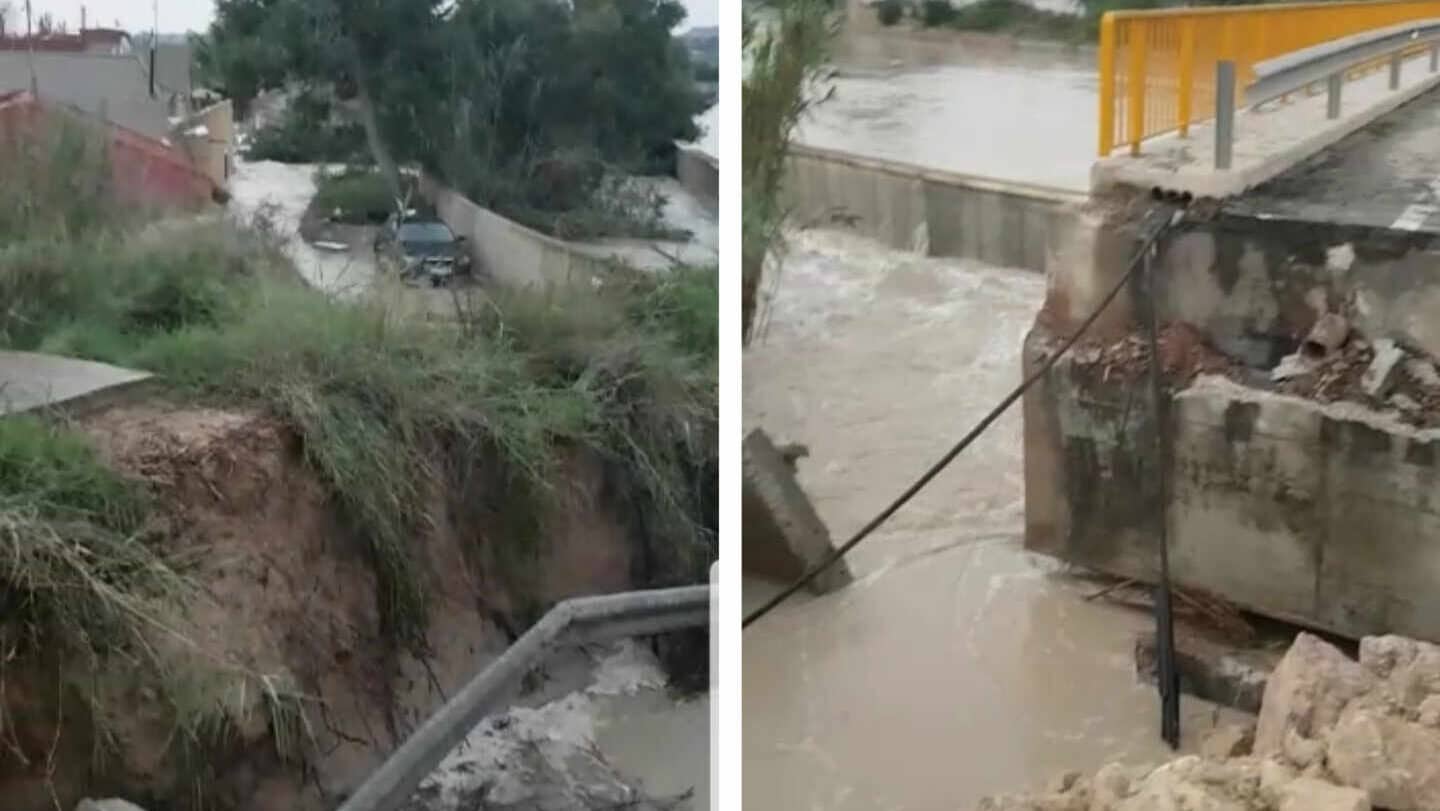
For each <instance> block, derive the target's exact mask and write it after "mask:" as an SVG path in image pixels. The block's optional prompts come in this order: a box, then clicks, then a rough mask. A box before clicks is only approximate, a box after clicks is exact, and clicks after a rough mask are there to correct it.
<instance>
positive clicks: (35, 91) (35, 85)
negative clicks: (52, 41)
mask: <svg viewBox="0 0 1440 811" xmlns="http://www.w3.org/2000/svg"><path fill="white" fill-rule="evenodd" d="M30 18H31V14H30V0H25V61H26V63H27V64H28V65H29V67H30V95H32V96H34V97H35V98H36V99H39V98H40V80H39V79H38V78H36V76H35V29H34V28H33V27H32V24H31V19H30Z"/></svg>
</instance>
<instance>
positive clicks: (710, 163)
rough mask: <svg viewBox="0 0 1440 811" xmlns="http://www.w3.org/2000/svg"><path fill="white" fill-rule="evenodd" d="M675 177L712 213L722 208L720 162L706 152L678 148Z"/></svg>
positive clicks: (685, 147) (687, 147) (682, 147)
mask: <svg viewBox="0 0 1440 811" xmlns="http://www.w3.org/2000/svg"><path fill="white" fill-rule="evenodd" d="M675 177H676V178H678V179H679V180H680V185H681V186H682V187H683V188H684V189H685V191H687V192H689V193H690V194H691V195H693V196H694V197H695V198H696V199H697V200H699V201H700V202H702V203H704V204H705V205H706V206H707V207H708V208H709V209H710V210H711V211H712V212H714V211H718V210H719V208H720V162H719V161H717V160H716V159H715V158H714V157H712V156H711V155H709V154H708V153H706V152H705V151H704V150H702V149H699V148H697V147H693V146H677V147H676V152H675Z"/></svg>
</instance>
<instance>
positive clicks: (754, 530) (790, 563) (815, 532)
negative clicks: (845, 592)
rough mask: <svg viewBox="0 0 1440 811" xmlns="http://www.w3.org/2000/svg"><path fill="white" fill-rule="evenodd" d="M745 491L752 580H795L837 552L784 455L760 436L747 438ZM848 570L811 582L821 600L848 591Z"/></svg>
mask: <svg viewBox="0 0 1440 811" xmlns="http://www.w3.org/2000/svg"><path fill="white" fill-rule="evenodd" d="M742 456H743V458H742V467H743V470H744V483H743V486H742V490H741V496H742V499H741V510H742V526H741V532H742V535H741V566H742V568H743V569H744V570H745V571H746V572H748V573H751V574H756V575H759V576H761V577H766V578H770V579H775V580H782V581H788V580H794V579H797V578H799V577H800V575H802V574H803V573H804V572H805V571H807V570H808V569H809V568H810V567H812V566H814V565H816V564H818V563H819V562H820V561H822V560H824V559H825V558H827V557H828V556H829V555H830V553H831V552H832V551H833V550H834V546H833V545H832V543H831V541H830V533H829V531H828V530H827V529H826V528H825V524H824V523H823V522H822V521H821V520H820V516H819V515H818V514H817V513H816V512H815V507H814V506H813V505H812V504H811V503H810V499H809V498H807V497H806V495H805V492H804V491H803V490H801V489H800V484H799V482H797V481H796V480H795V471H794V469H793V468H792V467H791V466H790V464H789V462H787V460H786V457H785V455H784V453H782V452H781V450H780V449H778V448H776V447H775V444H774V443H773V442H771V440H770V437H769V436H768V435H767V434H766V433H765V432H764V431H762V430H758V429H757V430H755V431H751V432H750V434H749V436H747V437H745V442H744V447H743V455H742ZM851 579H852V578H851V575H850V569H849V567H848V566H847V565H846V563H845V561H844V559H841V560H839V561H837V562H836V563H835V564H834V565H832V566H830V567H829V568H828V569H826V570H825V571H824V572H823V573H821V574H820V575H819V576H817V577H816V578H815V579H814V580H813V581H811V584H810V588H811V590H812V591H814V592H816V593H819V594H823V593H826V592H830V591H834V590H835V589H838V588H842V587H844V586H846V585H848V584H849V583H850V581H851Z"/></svg>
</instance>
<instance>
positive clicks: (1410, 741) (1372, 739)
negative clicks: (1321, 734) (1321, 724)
mask: <svg viewBox="0 0 1440 811" xmlns="http://www.w3.org/2000/svg"><path fill="white" fill-rule="evenodd" d="M1326 763H1327V765H1328V766H1329V769H1330V772H1331V773H1332V774H1333V775H1334V776H1335V778H1336V780H1337V781H1338V782H1340V783H1342V784H1344V785H1347V786H1354V787H1356V788H1360V789H1364V790H1365V791H1366V792H1367V793H1368V794H1369V796H1370V802H1371V803H1372V804H1373V805H1375V806H1376V807H1379V808H1386V809H1390V811H1422V809H1436V808H1440V730H1437V729H1435V728H1433V727H1427V726H1422V725H1420V724H1417V723H1414V722H1412V721H1408V720H1406V719H1405V718H1404V717H1401V716H1397V715H1388V714H1384V710H1383V709H1377V708H1373V707H1367V706H1355V707H1351V708H1350V709H1348V710H1346V711H1345V714H1344V715H1343V716H1342V717H1341V718H1340V721H1339V723H1337V724H1336V726H1335V729H1334V730H1332V731H1331V733H1330V737H1329V740H1328V748H1327V751H1326Z"/></svg>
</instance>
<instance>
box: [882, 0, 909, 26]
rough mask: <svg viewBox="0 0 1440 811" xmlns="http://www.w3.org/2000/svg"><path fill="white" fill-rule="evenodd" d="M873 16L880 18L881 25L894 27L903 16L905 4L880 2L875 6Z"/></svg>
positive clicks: (887, 0) (891, 1)
mask: <svg viewBox="0 0 1440 811" xmlns="http://www.w3.org/2000/svg"><path fill="white" fill-rule="evenodd" d="M875 14H876V16H878V17H879V18H880V24H881V25H885V26H890V25H895V24H896V23H898V22H900V20H901V18H903V17H904V16H905V2H904V0H880V2H878V3H876V4H875Z"/></svg>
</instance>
